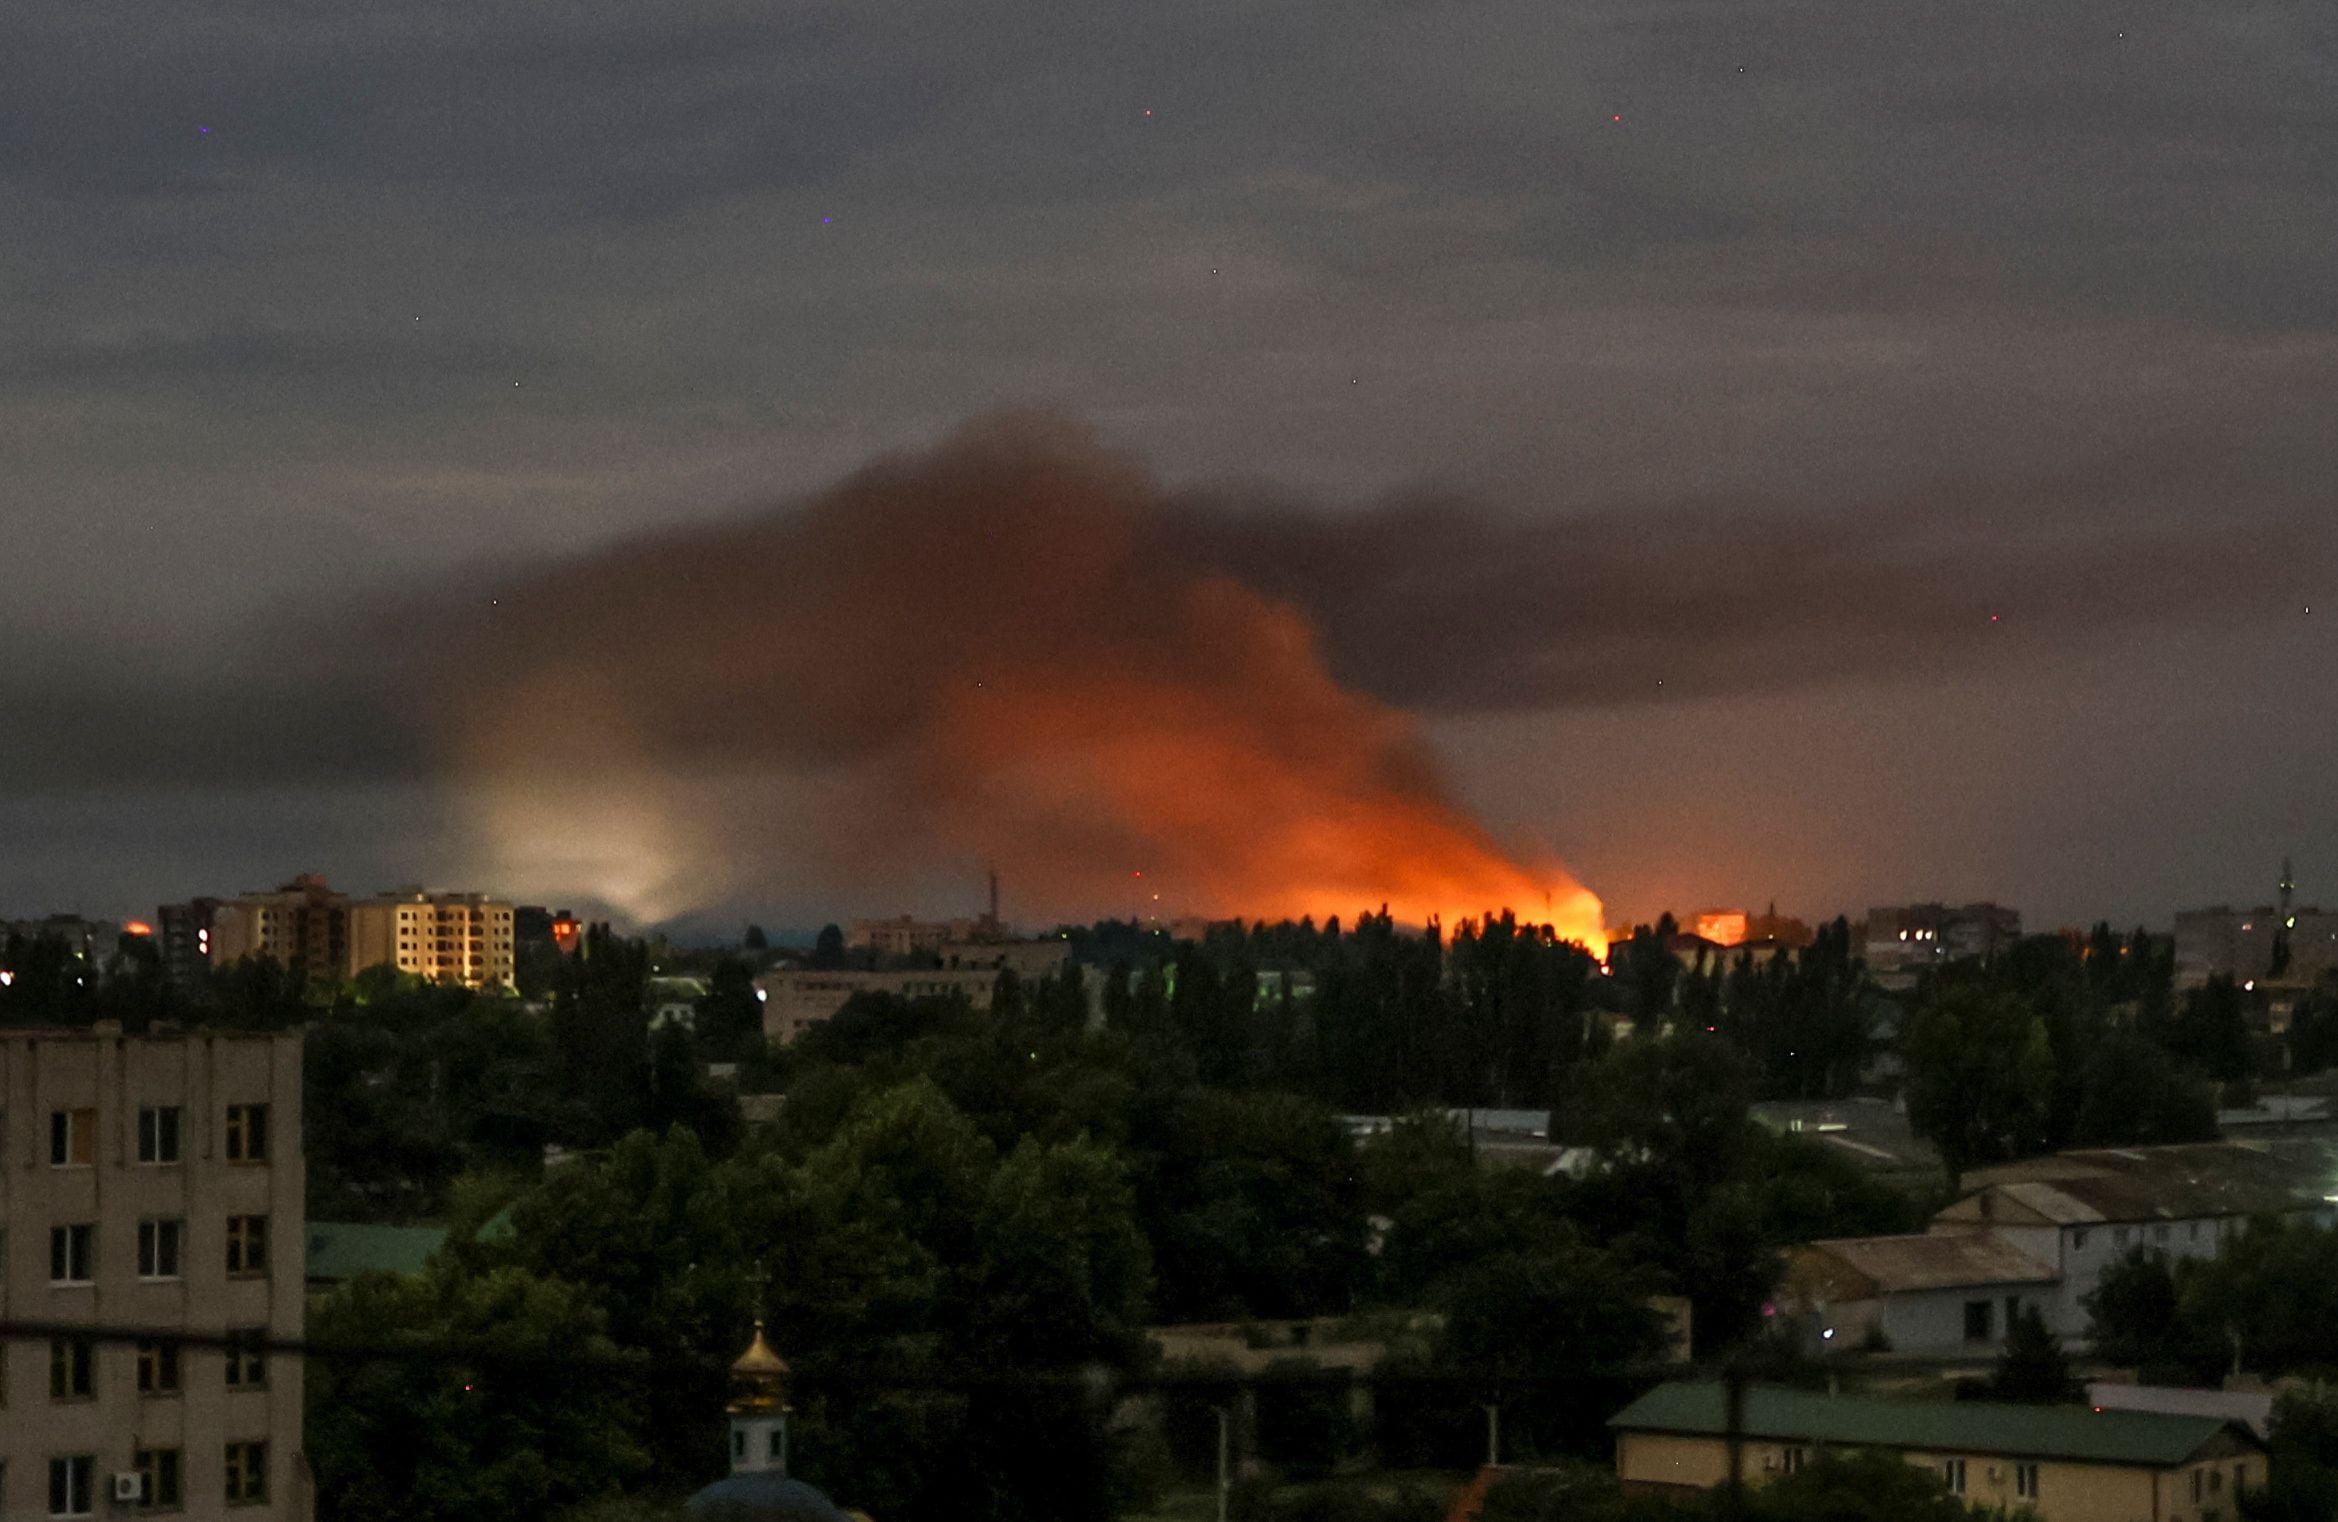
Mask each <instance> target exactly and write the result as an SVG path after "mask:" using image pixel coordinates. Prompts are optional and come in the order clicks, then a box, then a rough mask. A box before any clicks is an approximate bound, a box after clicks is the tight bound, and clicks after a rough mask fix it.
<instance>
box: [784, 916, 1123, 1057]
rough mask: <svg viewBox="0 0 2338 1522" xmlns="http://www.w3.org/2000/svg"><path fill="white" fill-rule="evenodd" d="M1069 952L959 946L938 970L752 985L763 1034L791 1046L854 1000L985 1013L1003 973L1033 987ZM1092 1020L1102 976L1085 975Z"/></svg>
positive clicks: (793, 973)
mask: <svg viewBox="0 0 2338 1522" xmlns="http://www.w3.org/2000/svg"><path fill="white" fill-rule="evenodd" d="M1070 956H1071V948H1070V947H1069V946H1068V945H1066V944H1065V943H1064V942H1062V941H999V942H991V943H970V944H967V945H964V946H959V947H957V949H956V951H955V952H954V953H953V954H952V955H951V956H950V958H949V960H948V962H947V964H946V965H944V966H941V967H904V968H896V969H892V970H888V971H883V972H868V971H863V970H859V969H851V968H838V969H834V970H824V969H820V968H811V967H791V968H781V969H778V970H776V971H772V972H767V973H765V974H763V975H762V976H761V977H759V978H757V979H756V980H755V997H756V998H757V999H758V1000H760V1001H761V1002H762V1005H763V1034H764V1035H765V1036H767V1037H769V1038H770V1039H771V1040H773V1041H777V1042H780V1043H782V1044H783V1045H784V1044H785V1043H787V1042H790V1041H793V1040H795V1039H796V1037H798V1036H800V1035H802V1034H803V1033H804V1032H805V1031H807V1030H809V1029H811V1028H812V1027H813V1026H815V1025H819V1024H821V1023H822V1022H824V1021H827V1020H832V1019H834V1018H835V1017H836V1014H837V1012H838V1011H839V1010H841V1009H843V1008H844V1006H845V1005H846V1004H847V1003H848V1002H849V1001H850V1000H851V999H852V996H853V995H854V994H862V993H869V994H892V995H895V996H896V997H899V998H903V999H931V998H948V997H953V996H954V997H957V998H961V999H964V1000H965V1001H966V1002H967V1003H968V1004H970V1005H972V1006H973V1007H974V1008H976V1009H980V1010H986V1009H989V1008H990V1002H991V996H992V995H993V994H994V993H996V992H997V990H998V982H999V978H1000V976H1001V975H1002V974H1004V973H1008V972H1012V973H1014V974H1015V976H1016V977H1017V978H1018V979H1021V980H1023V981H1025V982H1030V981H1032V980H1035V979H1038V978H1044V977H1048V976H1051V975H1053V974H1054V973H1056V972H1057V971H1058V970H1059V969H1061V968H1062V967H1063V965H1064V964H1065V963H1066V962H1067V961H1069V960H1070ZM1083 981H1084V984H1085V987H1086V992H1087V999H1088V1009H1089V1017H1090V1018H1091V1019H1093V1018H1095V1016H1096V1013H1097V1011H1098V1010H1099V1009H1100V1008H1101V1006H1102V1000H1103V988H1104V976H1103V973H1102V972H1101V971H1099V970H1098V969H1095V968H1088V969H1085V970H1084V972H1083Z"/></svg>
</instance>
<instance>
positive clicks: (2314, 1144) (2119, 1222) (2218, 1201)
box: [1784, 1139, 2338, 1355]
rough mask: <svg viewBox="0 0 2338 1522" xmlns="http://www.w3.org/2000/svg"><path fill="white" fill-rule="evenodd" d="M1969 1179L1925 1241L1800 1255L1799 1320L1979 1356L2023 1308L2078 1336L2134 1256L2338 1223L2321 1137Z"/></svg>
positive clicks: (1795, 1291)
mask: <svg viewBox="0 0 2338 1522" xmlns="http://www.w3.org/2000/svg"><path fill="white" fill-rule="evenodd" d="M1965 1182H1966V1184H1967V1186H1968V1187H1969V1188H1971V1190H1972V1192H1971V1193H1968V1194H1967V1195H1965V1196H1964V1197H1963V1198H1962V1199H1959V1200H1958V1201H1956V1203H1954V1204H1952V1205H1950V1206H1948V1207H1947V1208H1946V1209H1944V1210H1942V1211H1941V1212H1940V1213H1939V1214H1938V1215H1936V1216H1934V1217H1933V1219H1932V1225H1931V1228H1930V1230H1928V1231H1926V1232H1924V1233H1922V1234H1920V1235H1916V1236H1907V1237H1853V1238H1846V1239H1841V1240H1836V1241H1826V1242H1813V1243H1811V1244H1809V1245H1808V1246H1807V1247H1801V1248H1797V1249H1795V1250H1794V1251H1793V1252H1792V1253H1790V1254H1789V1255H1788V1261H1787V1290H1786V1292H1785V1296H1784V1302H1785V1305H1786V1308H1788V1309H1789V1310H1790V1311H1791V1313H1793V1314H1796V1315H1799V1316H1801V1317H1804V1318H1807V1323H1806V1324H1807V1330H1808V1332H1809V1335H1810V1336H1811V1337H1813V1338H1815V1339H1816V1340H1818V1341H1820V1342H1822V1343H1825V1344H1827V1345H1829V1347H1830V1348H1831V1349H1842V1348H1857V1347H1860V1346H1861V1345H1863V1344H1865V1343H1867V1342H1868V1341H1870V1328H1875V1329H1878V1330H1880V1332H1881V1334H1882V1336H1883V1337H1884V1338H1885V1339H1887V1340H1888V1341H1889V1343H1890V1345H1891V1346H1892V1348H1893V1349H1894V1350H1896V1351H1899V1352H1903V1353H1935V1354H1942V1355H1957V1354H1965V1353H1974V1352H1978V1351H1981V1350H1984V1349H1990V1348H1994V1347H1995V1346H1997V1345H2000V1344H2002V1342H2003V1341H2004V1337H2005V1333H2006V1328H2007V1325H2008V1322H2009V1318H2010V1314H2011V1309H2012V1308H2013V1307H2015V1306H2019V1305H2033V1304H2034V1305H2035V1306H2036V1307H2037V1309H2038V1310H2039V1312H2040V1313H2041V1314H2043V1315H2044V1317H2045V1320H2046V1324H2047V1326H2048V1327H2050V1328H2051V1329H2052V1330H2054V1331H2055V1332H2056V1333H2058V1334H2060V1335H2061V1336H2063V1337H2065V1338H2073V1339H2078V1338H2084V1337H2085V1336H2086V1334H2087V1331H2088V1318H2087V1312H2086V1299H2087V1297H2088V1296H2090V1295H2092V1294H2093V1293H2094V1291H2095V1289H2096V1288H2097V1287H2098V1286H2099V1285H2100V1284H2101V1282H2102V1276H2103V1270H2104V1269H2106V1268H2107V1267H2109V1266H2110V1265H2111V1264H2113V1263H2115V1262H2117V1261H2119V1260H2120V1259H2121V1258H2124V1257H2125V1256H2126V1255H2127V1254H2128V1253H2129V1252H2131V1251H2133V1250H2134V1249H2136V1248H2143V1249H2147V1250H2149V1251H2151V1252H2156V1253H2162V1254H2165V1255H2167V1256H2168V1257H2171V1258H2205V1257H2213V1256H2215V1254H2216V1251H2217V1249H2218V1247H2219V1246H2221V1245H2222V1244H2223V1243H2224V1242H2225V1241H2227V1240H2229V1239H2230V1238H2231V1237H2232V1236H2233V1235H2234V1234H2235V1233H2237V1232H2239V1231H2242V1230H2244V1229H2245V1228H2246V1226H2247V1223H2248V1221H2249V1219H2250V1218H2251V1217H2253V1216H2265V1215H2302V1216H2308V1217H2311V1218H2312V1219H2315V1220H2318V1221H2321V1222H2323V1223H2325V1224H2327V1223H2330V1222H2332V1221H2338V1203H2333V1201H2332V1199H2331V1195H2332V1194H2333V1193H2338V1144H2333V1143H2332V1142H2330V1141H2327V1140H2322V1139H2313V1140H2281V1141H2273V1140H2267V1141H2224V1142H2199V1143H2193V1144H2188V1145H2183V1146H2173V1147H2125V1148H2103V1149H2098V1150H2094V1151H2087V1152H2064V1153H2059V1154H2057V1155H2055V1156H2052V1157H2041V1158H2033V1159H2031V1160H2029V1161H2028V1162H2022V1163H2010V1164H2007V1165H2006V1166H2004V1167H2002V1168H1988V1169H1981V1170H1977V1171H1975V1172H1973V1173H1970V1174H1968V1175H1966V1179H1965ZM1830 1329H1831V1330H1832V1331H1833V1333H1834V1336H1832V1337H1828V1336H1827V1335H1826V1333H1827V1332H1828V1331H1829V1330H1830Z"/></svg>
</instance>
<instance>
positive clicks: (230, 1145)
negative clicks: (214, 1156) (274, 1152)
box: [227, 1105, 268, 1163]
mask: <svg viewBox="0 0 2338 1522" xmlns="http://www.w3.org/2000/svg"><path fill="white" fill-rule="evenodd" d="M227 1160H228V1161H229V1162H231V1163H264V1162H266V1161H267V1160H268V1107H267V1106H266V1105H229V1106H228V1107H227Z"/></svg>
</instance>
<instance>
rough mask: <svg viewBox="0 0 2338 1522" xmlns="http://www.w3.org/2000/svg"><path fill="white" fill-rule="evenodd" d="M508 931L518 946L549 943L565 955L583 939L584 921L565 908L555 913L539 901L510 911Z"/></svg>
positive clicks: (573, 949) (572, 950) (574, 948)
mask: <svg viewBox="0 0 2338 1522" xmlns="http://www.w3.org/2000/svg"><path fill="white" fill-rule="evenodd" d="M511 934H512V939H513V941H514V942H516V943H517V944H519V945H521V946H527V945H530V944H540V943H546V942H549V943H550V944H551V945H552V946H553V947H554V948H555V949H557V950H558V951H559V952H560V953H561V954H562V955H564V956H565V955H568V954H570V953H572V952H574V951H575V950H576V948H577V943H578V942H580V941H582V940H583V939H584V921H583V920H580V919H578V918H577V917H576V916H575V915H573V914H571V913H569V912H568V911H567V910H566V909H562V910H560V911H559V912H557V913H555V912H554V911H552V910H550V909H547V908H545V907H544V906H543V905H542V904H522V905H521V906H520V907H518V908H517V909H514V910H513V911H512V912H511Z"/></svg>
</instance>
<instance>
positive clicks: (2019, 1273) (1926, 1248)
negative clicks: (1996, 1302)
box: [1809, 1231, 2061, 1294]
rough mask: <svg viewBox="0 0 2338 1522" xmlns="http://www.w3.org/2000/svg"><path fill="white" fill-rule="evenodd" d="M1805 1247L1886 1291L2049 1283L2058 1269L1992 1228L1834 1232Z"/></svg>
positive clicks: (2054, 1278)
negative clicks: (1883, 1233) (1868, 1233)
mask: <svg viewBox="0 0 2338 1522" xmlns="http://www.w3.org/2000/svg"><path fill="white" fill-rule="evenodd" d="M1809 1250H1810V1251H1811V1252H1814V1253H1824V1254H1826V1255H1828V1256H1829V1257H1832V1258H1835V1259H1838V1260H1839V1261H1841V1262H1842V1263H1843V1264H1845V1265H1846V1266H1848V1267H1849V1268H1850V1269H1851V1270H1852V1271H1853V1272H1854V1273H1856V1274H1857V1275H1859V1277H1861V1278H1862V1279H1865V1280H1866V1281H1867V1282H1868V1283H1870V1284H1872V1285H1874V1286H1875V1288H1876V1289H1877V1290H1878V1291H1881V1292H1882V1293H1885V1294H1896V1293H1899V1292H1901V1291H1904V1290H1921V1289H1950V1288H1954V1287H1957V1286H1961V1285H1982V1284H2051V1283H2053V1282H2054V1281H2055V1280H2056V1279H2058V1278H2060V1277H2061V1275H2060V1273H2059V1272H2058V1271H2057V1270H2056V1269H2055V1267H2054V1265H2052V1264H2050V1263H2041V1262H2039V1261H2038V1260H2037V1259H2036V1258H2033V1257H2031V1256H2030V1255H2029V1254H2028V1253H2025V1252H2023V1251H2022V1250H2021V1249H2019V1248H2017V1247H2015V1246H2014V1245H2013V1244H2012V1243H2011V1242H2009V1241H2007V1240H2006V1239H2005V1238H2004V1237H2001V1236H1999V1235H1998V1234H1997V1233H1995V1232H1993V1231H1931V1232H1925V1233H1924V1234H1922V1235H1920V1236H1910V1237H1838V1238H1836V1239H1834V1240H1832V1241H1826V1242H1813V1243H1811V1244H1810V1248H1809Z"/></svg>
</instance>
